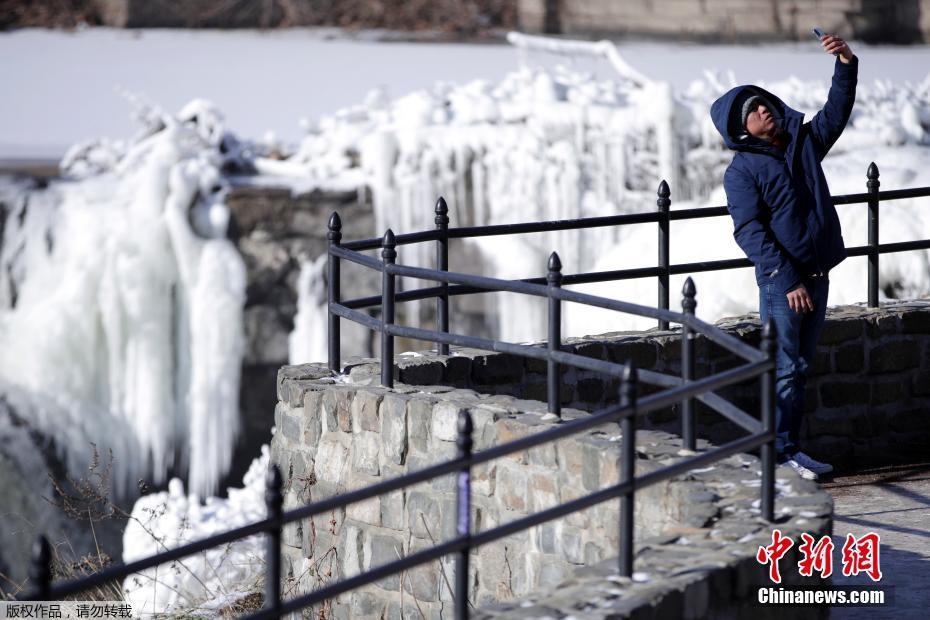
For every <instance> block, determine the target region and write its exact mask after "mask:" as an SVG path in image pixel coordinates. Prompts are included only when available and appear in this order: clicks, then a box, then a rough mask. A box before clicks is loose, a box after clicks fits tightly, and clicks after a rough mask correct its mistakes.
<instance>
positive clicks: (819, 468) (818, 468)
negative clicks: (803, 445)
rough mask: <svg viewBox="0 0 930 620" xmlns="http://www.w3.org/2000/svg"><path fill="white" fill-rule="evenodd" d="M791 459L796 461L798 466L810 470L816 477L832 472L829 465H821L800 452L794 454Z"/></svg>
mask: <svg viewBox="0 0 930 620" xmlns="http://www.w3.org/2000/svg"><path fill="white" fill-rule="evenodd" d="M791 458H792V459H793V460H795V461H797V462H798V464H799V465H801V466H803V467H805V468H807V469H809V470H811V471H812V472H814V473H815V474H817V475H818V476H822V475H824V474H829V473H830V472H831V471H833V465H830V464H829V463H821V462H820V461H815V460H814V459H812V458H811V457H809V456H808V455H806V454H804V453H803V452H800V451H798V452H795V453H794V455H793V456H792V457H791Z"/></svg>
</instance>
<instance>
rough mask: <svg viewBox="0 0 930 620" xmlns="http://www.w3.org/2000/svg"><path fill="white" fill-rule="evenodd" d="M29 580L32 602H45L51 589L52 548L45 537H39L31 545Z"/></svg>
mask: <svg viewBox="0 0 930 620" xmlns="http://www.w3.org/2000/svg"><path fill="white" fill-rule="evenodd" d="M29 580H30V581H31V582H32V589H33V590H32V591H33V592H35V594H34V595H33V596H35V599H34V600H37V601H47V600H48V599H49V592H50V591H51V589H52V547H51V545H49V544H48V539H47V538H46V537H45V536H39V537H38V538H37V539H36V541H35V542H34V543H33V544H32V562H31V563H30V565H29Z"/></svg>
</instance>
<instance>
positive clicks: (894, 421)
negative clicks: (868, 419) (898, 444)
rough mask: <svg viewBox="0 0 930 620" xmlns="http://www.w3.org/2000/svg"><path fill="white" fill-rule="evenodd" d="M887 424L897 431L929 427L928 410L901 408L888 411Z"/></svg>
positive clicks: (929, 411) (929, 415)
mask: <svg viewBox="0 0 930 620" xmlns="http://www.w3.org/2000/svg"><path fill="white" fill-rule="evenodd" d="M888 426H889V427H890V428H891V429H892V430H894V431H897V432H899V433H906V432H912V431H921V430H924V431H926V430H927V429H930V410H927V409H923V408H920V409H901V410H899V411H894V412H889V414H888Z"/></svg>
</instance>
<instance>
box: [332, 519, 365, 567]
mask: <svg viewBox="0 0 930 620" xmlns="http://www.w3.org/2000/svg"><path fill="white" fill-rule="evenodd" d="M363 536H364V534H363V533H362V530H361V529H360V528H359V527H358V526H357V525H355V524H353V523H350V522H347V523H343V525H342V528H341V530H340V532H339V547H338V549H339V554H338V557H339V559H340V560H341V563H340V568H341V569H342V575H341V576H342V577H351V576H352V575H357V574H359V573H360V572H362V570H364V566H363V564H362V560H363V557H364V551H363V545H362V542H363Z"/></svg>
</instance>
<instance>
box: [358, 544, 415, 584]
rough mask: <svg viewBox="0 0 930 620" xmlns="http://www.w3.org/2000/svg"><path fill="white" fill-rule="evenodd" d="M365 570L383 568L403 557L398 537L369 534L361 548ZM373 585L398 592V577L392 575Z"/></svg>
mask: <svg viewBox="0 0 930 620" xmlns="http://www.w3.org/2000/svg"><path fill="white" fill-rule="evenodd" d="M363 552H364V559H363V566H364V567H365V570H368V569H371V568H377V567H378V566H383V565H385V564H388V563H389V562H394V561H395V560H399V559H401V558H403V557H404V555H405V554H404V543H403V541H402V539H401V538H400V537H399V536H392V535H387V534H369V535H368V539H367V540H366V541H365V545H364V547H363ZM375 585H376V586H377V587H379V588H381V589H383V590H391V591H398V590H400V575H399V574H394V575H391V576H390V577H385V578H384V579H382V580H380V581H376V582H375Z"/></svg>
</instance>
